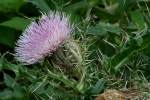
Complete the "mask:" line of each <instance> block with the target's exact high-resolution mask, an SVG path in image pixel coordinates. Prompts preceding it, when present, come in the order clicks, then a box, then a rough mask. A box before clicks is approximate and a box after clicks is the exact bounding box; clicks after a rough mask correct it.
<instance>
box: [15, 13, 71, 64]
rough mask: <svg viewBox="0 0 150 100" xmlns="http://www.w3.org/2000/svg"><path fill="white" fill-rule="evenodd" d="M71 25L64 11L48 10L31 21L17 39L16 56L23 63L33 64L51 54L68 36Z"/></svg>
mask: <svg viewBox="0 0 150 100" xmlns="http://www.w3.org/2000/svg"><path fill="white" fill-rule="evenodd" d="M71 32H72V27H71V24H70V21H69V17H67V16H66V15H65V14H64V13H59V12H50V13H49V14H48V15H42V17H41V18H40V19H39V21H38V23H37V22H35V21H33V22H32V23H31V24H30V25H29V27H28V28H27V29H26V30H25V31H24V32H23V34H22V36H20V38H19V40H18V41H17V44H16V45H17V46H16V48H15V52H16V54H15V56H16V58H17V59H18V60H19V61H20V62H22V63H23V64H26V65H29V64H34V63H36V62H38V61H40V60H42V59H44V58H45V57H46V56H49V55H51V54H52V53H53V52H54V51H56V49H57V48H58V47H60V46H61V45H62V44H63V43H64V41H65V40H66V39H68V38H69V37H70V33H71Z"/></svg>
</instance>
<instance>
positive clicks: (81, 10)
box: [0, 0, 150, 100]
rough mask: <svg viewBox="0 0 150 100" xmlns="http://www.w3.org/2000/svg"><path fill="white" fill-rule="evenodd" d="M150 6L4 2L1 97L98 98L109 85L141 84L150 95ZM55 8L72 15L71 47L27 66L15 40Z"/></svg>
mask: <svg viewBox="0 0 150 100" xmlns="http://www.w3.org/2000/svg"><path fill="white" fill-rule="evenodd" d="M29 1H30V2H29ZM9 4H11V5H12V6H9ZM1 5H3V6H1ZM149 7H150V0H71V1H70V0H58V1H57V2H56V0H24V1H23V0H21V1H20V2H18V0H6V1H5V2H4V1H3V0H2V1H0V53H1V55H0V100H94V99H95V98H96V96H97V95H98V94H101V93H103V92H104V91H106V90H107V89H116V90H131V89H137V90H138V91H139V92H140V95H139V96H138V99H142V100H149V99H150V8H149ZM6 8H7V9H6ZM49 10H58V11H63V12H66V13H67V14H69V15H70V16H71V22H72V23H74V25H75V31H74V32H73V34H72V38H73V40H72V42H70V44H69V43H68V45H64V47H63V48H61V49H63V50H64V49H65V50H67V51H63V52H62V51H61V50H60V51H59V50H58V52H56V53H54V55H53V56H52V57H48V58H46V59H45V61H44V62H42V63H38V64H34V65H29V66H24V65H22V64H21V63H20V62H17V61H16V60H15V58H14V56H13V55H14V47H15V42H16V41H17V38H18V36H19V35H20V34H21V33H22V31H23V30H24V29H25V28H26V26H27V25H28V24H29V22H30V21H31V20H32V19H37V18H39V16H40V15H41V13H40V12H48V11H49ZM72 45H73V47H71V46H72ZM70 47H71V48H70ZM66 55H71V58H69V56H66ZM74 62H75V63H74Z"/></svg>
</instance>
